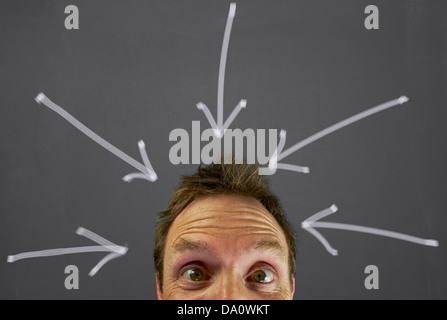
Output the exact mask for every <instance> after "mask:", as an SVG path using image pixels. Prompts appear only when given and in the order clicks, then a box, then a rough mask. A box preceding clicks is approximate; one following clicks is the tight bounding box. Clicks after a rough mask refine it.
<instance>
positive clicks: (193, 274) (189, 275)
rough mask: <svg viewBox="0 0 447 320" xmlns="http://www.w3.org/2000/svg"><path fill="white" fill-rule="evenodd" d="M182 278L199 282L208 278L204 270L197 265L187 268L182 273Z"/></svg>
mask: <svg viewBox="0 0 447 320" xmlns="http://www.w3.org/2000/svg"><path fill="white" fill-rule="evenodd" d="M183 278H185V279H186V280H189V281H194V282H199V281H204V280H208V279H207V276H206V274H205V272H204V271H203V270H202V269H200V268H197V267H194V268H189V269H187V270H186V271H185V272H184V273H183Z"/></svg>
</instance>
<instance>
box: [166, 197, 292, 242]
mask: <svg viewBox="0 0 447 320" xmlns="http://www.w3.org/2000/svg"><path fill="white" fill-rule="evenodd" d="M198 238H200V239H203V238H216V239H220V240H222V241H226V242H228V241H230V240H232V241H234V242H238V241H245V240H247V239H252V240H253V242H255V240H256V238H258V240H259V239H265V240H271V241H277V242H278V243H280V244H281V245H282V246H283V247H284V248H287V242H286V239H285V235H284V233H283V231H282V229H281V227H280V226H279V224H278V222H277V221H276V219H275V218H274V217H273V216H272V215H271V214H270V212H269V211H268V210H267V209H266V208H265V207H264V206H263V205H262V204H261V203H260V202H259V201H257V200H256V199H254V198H251V197H245V196H237V195H221V196H213V197H204V198H200V199H198V200H196V201H195V202H193V203H192V204H190V205H189V206H188V207H187V208H186V209H185V210H183V212H182V213H181V214H180V215H179V216H178V217H177V218H176V220H175V221H174V223H173V225H172V226H171V229H170V231H169V234H168V241H167V242H168V243H170V244H171V245H172V244H175V243H176V242H177V240H179V239H188V240H198Z"/></svg>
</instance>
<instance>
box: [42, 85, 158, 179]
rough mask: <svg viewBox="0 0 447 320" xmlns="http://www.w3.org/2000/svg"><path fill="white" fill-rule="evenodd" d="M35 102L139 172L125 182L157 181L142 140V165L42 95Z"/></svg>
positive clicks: (127, 177)
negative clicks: (139, 180)
mask: <svg viewBox="0 0 447 320" xmlns="http://www.w3.org/2000/svg"><path fill="white" fill-rule="evenodd" d="M35 100H36V102H37V103H39V104H44V105H45V106H47V107H48V108H50V109H51V110H53V111H54V112H56V113H57V114H59V115H60V116H61V117H62V118H64V119H65V120H67V121H68V122H69V123H70V124H72V125H73V126H74V127H75V128H76V129H78V130H79V131H81V132H82V133H83V134H85V135H86V136H87V137H89V138H90V139H92V140H93V141H95V142H96V143H97V144H99V145H100V146H102V147H103V148H105V149H107V150H108V151H110V152H111V153H113V154H114V155H115V156H117V157H118V158H120V159H121V160H123V161H125V162H127V163H128V164H130V165H131V166H133V167H134V168H135V169H137V170H139V171H140V172H141V173H137V174H135V173H133V174H129V175H127V176H125V177H124V178H123V180H124V181H126V182H131V181H132V180H133V179H145V180H148V181H150V182H155V181H157V179H158V177H157V174H156V173H155V171H154V169H153V168H152V165H151V163H150V161H149V158H148V156H147V153H146V149H145V148H146V146H145V144H144V142H143V141H142V140H140V141H139V142H138V147H139V149H140V154H141V157H142V159H143V162H144V165H142V164H141V163H139V162H138V161H136V160H135V159H133V158H131V157H130V156H128V155H127V154H125V153H124V152H122V151H121V150H119V149H118V148H116V147H115V146H113V145H112V144H110V143H109V142H108V141H106V140H104V139H103V138H101V137H100V136H98V135H97V134H96V133H94V132H93V131H92V130H90V129H89V128H87V127H86V126H85V125H83V124H82V123H81V122H79V121H78V120H77V119H76V118H74V117H73V116H72V115H71V114H69V113H68V112H67V111H65V110H64V109H62V108H61V107H59V106H58V105H57V104H55V103H54V102H53V101H51V100H50V99H48V97H46V96H45V95H44V94H43V93H39V94H38V95H37V97H36V98H35Z"/></svg>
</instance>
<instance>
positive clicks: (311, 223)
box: [301, 205, 439, 256]
mask: <svg viewBox="0 0 447 320" xmlns="http://www.w3.org/2000/svg"><path fill="white" fill-rule="evenodd" d="M337 211H338V208H337V206H336V205H333V206H332V207H330V208H328V209H326V210H323V211H320V212H319V213H317V214H315V215H313V216H312V217H310V218H309V219H307V220H305V221H304V222H303V223H302V224H301V227H302V228H303V229H304V230H306V231H308V232H309V233H311V234H312V235H313V236H314V237H315V238H317V239H318V241H320V242H321V244H322V245H323V246H324V247H325V249H326V250H327V251H328V252H329V253H330V254H331V255H333V256H337V255H338V251H337V250H336V249H334V248H333V247H332V246H331V245H330V243H329V242H328V241H327V240H326V238H325V237H324V236H323V235H322V234H321V233H320V232H318V231H317V230H316V228H325V229H336V230H345V231H353V232H361V233H367V234H372V235H376V236H381V237H387V238H393V239H398V240H402V241H406V242H411V243H415V244H418V245H422V246H428V247H439V242H438V241H436V240H427V239H422V238H417V237H413V236H409V235H406V234H402V233H397V232H394V231H388V230H382V229H375V228H369V227H363V226H356V225H352V224H344V223H334V222H320V221H319V220H321V219H323V218H325V217H328V216H330V215H332V214H334V213H336V212H337Z"/></svg>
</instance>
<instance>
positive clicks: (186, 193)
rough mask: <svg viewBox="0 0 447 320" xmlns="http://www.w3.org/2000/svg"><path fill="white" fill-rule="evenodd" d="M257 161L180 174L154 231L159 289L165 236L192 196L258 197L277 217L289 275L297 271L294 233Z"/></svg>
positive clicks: (193, 198)
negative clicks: (180, 176)
mask: <svg viewBox="0 0 447 320" xmlns="http://www.w3.org/2000/svg"><path fill="white" fill-rule="evenodd" d="M258 173H259V166H258V165H250V164H224V163H222V164H211V165H209V166H205V167H203V166H200V167H199V169H198V171H197V172H196V173H195V174H193V175H191V176H183V177H182V179H181V183H180V186H179V187H178V188H177V189H176V190H175V192H174V194H173V195H172V197H171V199H170V200H169V205H168V207H167V209H166V210H165V211H162V212H160V214H159V220H158V221H157V225H156V232H155V249H154V262H155V269H156V271H157V272H158V279H159V285H160V289H161V290H163V267H164V261H163V260H164V252H165V247H166V239H167V236H168V232H169V229H170V228H171V226H172V224H173V223H174V220H175V219H176V218H177V217H178V215H179V214H180V213H181V212H182V211H183V210H184V209H186V207H188V206H189V205H190V204H191V203H193V202H194V201H195V200H197V199H199V198H203V197H211V196H219V195H240V196H247V197H251V198H254V199H256V200H258V201H259V202H260V203H261V204H262V205H263V206H264V207H265V208H266V209H267V210H268V211H269V212H270V214H271V215H272V216H273V217H274V218H275V219H276V221H277V222H278V224H279V225H280V227H281V228H282V231H283V232H284V235H285V238H286V240H287V245H288V251H289V272H290V278H291V279H292V276H294V275H295V272H296V261H295V260H296V245H295V242H296V237H295V233H294V231H293V229H292V226H291V225H290V223H289V222H288V221H287V220H286V217H285V214H284V212H283V210H282V207H281V204H280V202H279V199H278V198H277V197H276V196H275V195H274V194H273V193H272V192H271V190H270V188H269V185H268V181H267V179H266V178H265V176H261V175H259V174H258Z"/></svg>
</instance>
